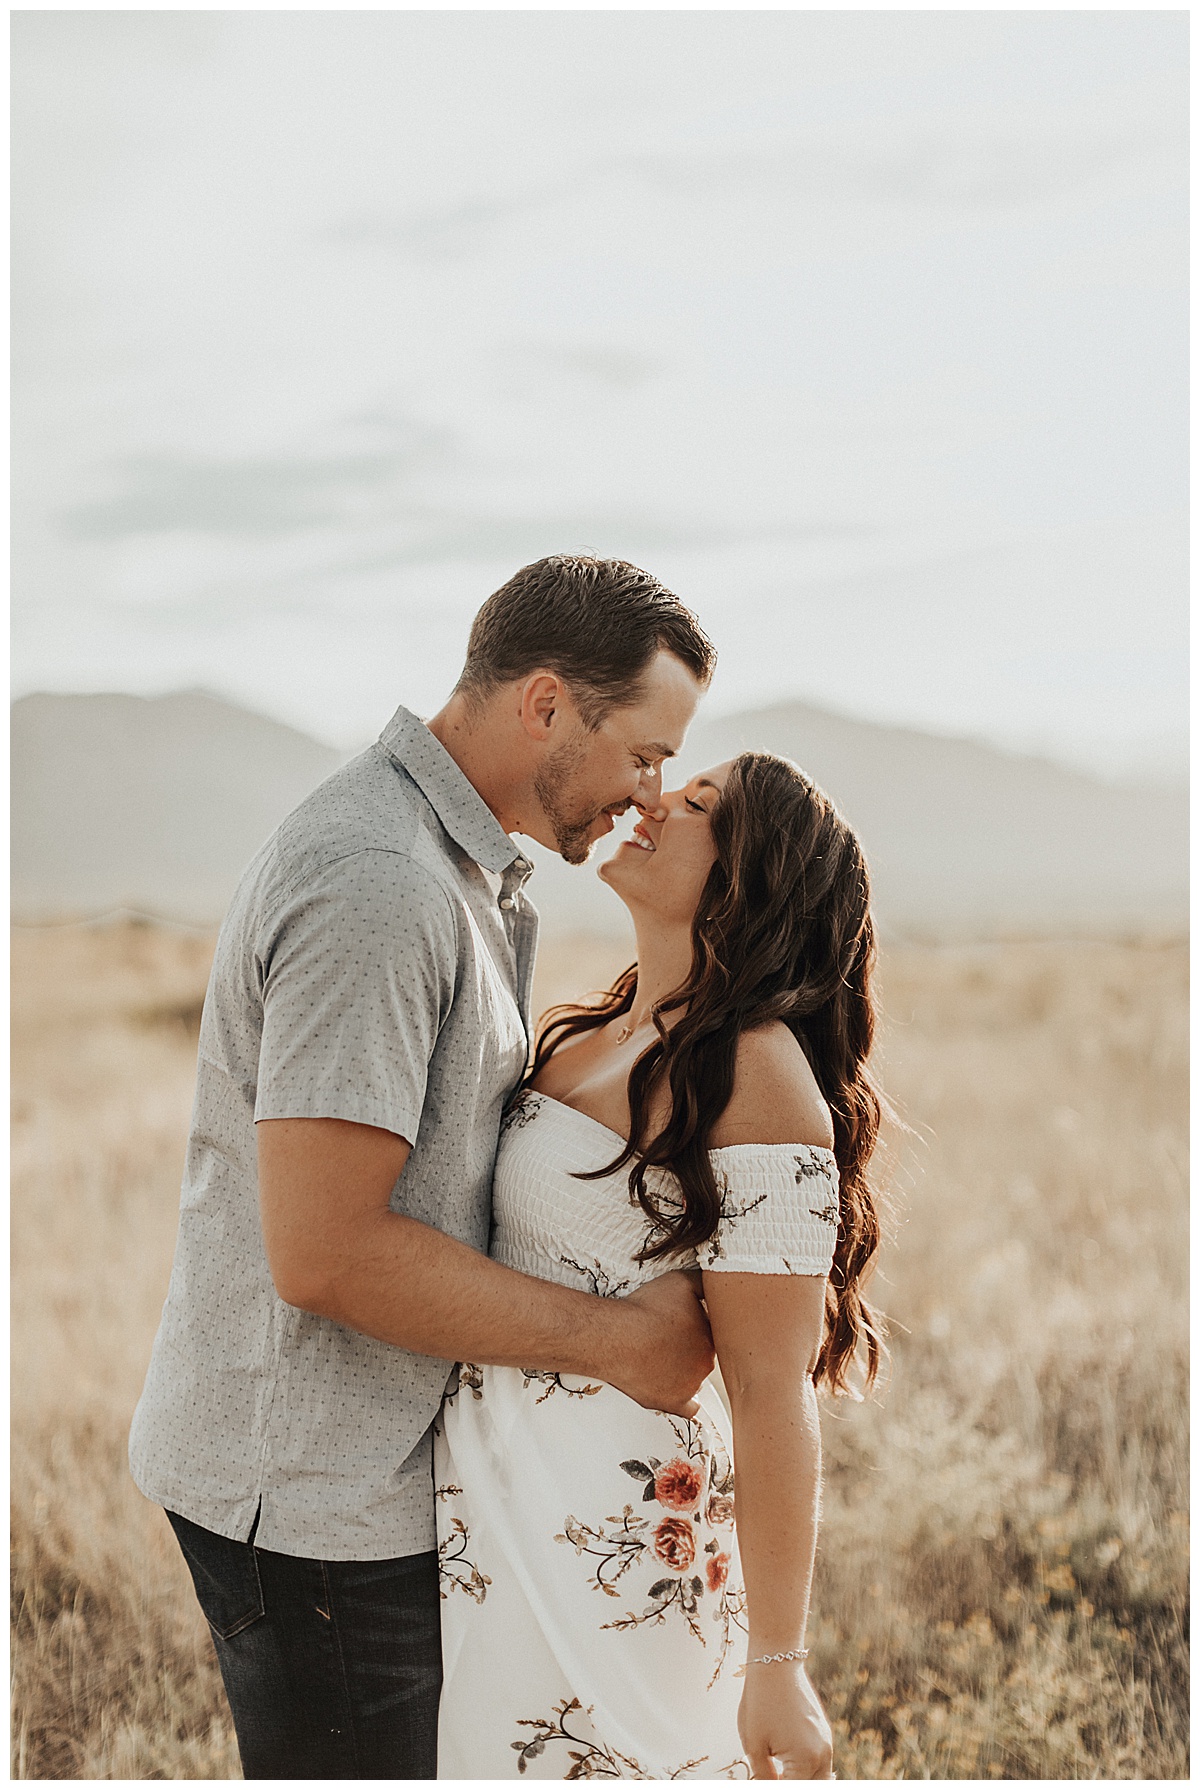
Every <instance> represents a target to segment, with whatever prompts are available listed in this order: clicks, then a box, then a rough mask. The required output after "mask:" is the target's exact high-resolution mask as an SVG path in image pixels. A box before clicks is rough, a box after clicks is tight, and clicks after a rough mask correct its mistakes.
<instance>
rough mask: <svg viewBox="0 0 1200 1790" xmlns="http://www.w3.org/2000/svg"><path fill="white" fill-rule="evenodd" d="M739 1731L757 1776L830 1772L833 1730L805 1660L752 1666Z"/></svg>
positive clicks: (822, 1775) (805, 1775) (811, 1775)
mask: <svg viewBox="0 0 1200 1790" xmlns="http://www.w3.org/2000/svg"><path fill="white" fill-rule="evenodd" d="M738 1732H739V1734H740V1735H741V1737H742V1745H743V1747H744V1748H745V1749H746V1757H747V1759H749V1761H750V1769H751V1771H752V1772H753V1773H754V1776H755V1777H756V1778H775V1777H780V1778H831V1777H832V1776H833V1734H832V1732H831V1730H830V1727H829V1721H828V1719H827V1717H826V1715H825V1711H824V1710H823V1709H822V1708H821V1700H820V1698H819V1697H818V1696H817V1693H816V1691H815V1690H814V1689H813V1687H812V1685H811V1684H810V1683H809V1680H808V1673H807V1672H806V1671H805V1670H804V1667H803V1666H802V1665H799V1664H797V1665H795V1666H792V1665H789V1664H787V1663H785V1662H783V1661H778V1662H774V1663H772V1664H771V1665H769V1666H747V1668H746V1688H745V1690H744V1691H743V1692H742V1702H741V1707H740V1709H739V1710H738Z"/></svg>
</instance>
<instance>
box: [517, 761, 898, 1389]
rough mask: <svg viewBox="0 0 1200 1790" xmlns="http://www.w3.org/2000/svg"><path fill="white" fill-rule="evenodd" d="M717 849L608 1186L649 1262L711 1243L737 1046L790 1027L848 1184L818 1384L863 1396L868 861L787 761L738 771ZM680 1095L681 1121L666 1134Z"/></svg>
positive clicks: (872, 1225)
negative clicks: (638, 1233) (624, 1187)
mask: <svg viewBox="0 0 1200 1790" xmlns="http://www.w3.org/2000/svg"><path fill="white" fill-rule="evenodd" d="M712 836H713V842H714V844H715V846H716V851H717V858H716V862H715V864H714V865H713V867H712V870H711V872H710V873H709V877H708V881H707V882H706V884H705V886H704V890H703V892H702V894H701V897H700V900H699V903H698V904H697V908H696V914H695V918H694V920H693V922H692V964H691V969H690V971H689V973H688V976H687V979H686V980H685V981H684V982H683V983H682V984H681V985H680V987H678V988H677V989H675V990H674V992H673V993H672V994H670V995H669V996H668V997H667V998H666V999H665V1000H663V1001H660V1002H659V1003H658V1005H657V1006H656V1008H655V1009H654V1013H653V1019H654V1026H655V1030H656V1032H657V1037H656V1039H655V1040H654V1042H653V1043H652V1044H650V1045H648V1046H647V1048H646V1049H645V1050H644V1051H643V1052H642V1054H641V1056H640V1057H639V1058H638V1060H637V1062H636V1063H635V1064H634V1066H633V1069H632V1071H631V1073H630V1076H629V1112H630V1135H629V1142H628V1143H627V1144H626V1145H625V1147H624V1149H623V1150H622V1151H621V1152H620V1154H619V1155H618V1156H617V1157H616V1159H615V1161H613V1162H611V1163H609V1164H608V1166H607V1167H606V1168H603V1169H599V1170H596V1171H595V1178H599V1177H600V1176H602V1175H610V1174H613V1173H614V1172H615V1171H616V1170H617V1169H620V1168H623V1167H624V1166H625V1165H626V1163H630V1164H632V1167H631V1170H630V1175H629V1187H630V1194H631V1196H632V1197H633V1198H634V1199H636V1200H637V1201H638V1202H639V1204H640V1205H641V1207H642V1209H643V1210H644V1212H645V1213H646V1216H647V1217H648V1218H649V1219H650V1221H651V1224H652V1226H653V1229H652V1232H651V1239H650V1242H649V1243H647V1245H646V1246H645V1248H644V1250H643V1252H642V1259H643V1260H646V1261H651V1260H654V1259H655V1258H661V1257H665V1256H670V1255H675V1254H679V1253H681V1252H683V1251H687V1250H692V1249H696V1248H698V1247H699V1245H701V1244H702V1243H705V1242H707V1241H708V1239H709V1238H711V1237H712V1236H713V1235H714V1234H715V1233H716V1230H717V1226H718V1223H719V1222H720V1217H721V1191H720V1188H719V1187H718V1184H717V1180H716V1177H715V1175H714V1173H713V1167H712V1163H711V1161H710V1159H709V1149H710V1147H711V1146H710V1142H709V1140H710V1138H711V1137H712V1134H713V1130H714V1128H715V1126H716V1123H717V1120H718V1119H719V1118H720V1116H721V1114H722V1113H723V1112H724V1110H725V1108H726V1106H727V1105H728V1104H729V1100H730V1096H731V1095H732V1093H733V1083H734V1069H735V1065H736V1061H737V1048H738V1038H739V1037H740V1035H741V1033H743V1032H746V1031H750V1030H752V1029H753V1028H754V1027H756V1026H761V1025H765V1024H767V1023H768V1022H769V1021H771V1020H782V1021H783V1023H784V1024H785V1025H786V1026H787V1027H788V1028H789V1030H790V1031H791V1032H792V1035H793V1036H794V1037H795V1039H796V1041H797V1043H798V1044H799V1045H800V1048H801V1049H802V1050H803V1052H804V1054H805V1056H806V1057H807V1059H808V1062H809V1064H810V1065H811V1067H812V1071H813V1074H814V1076H815V1077H816V1081H817V1085H818V1087H819V1088H820V1090H821V1094H822V1096H823V1097H824V1099H825V1101H826V1104H827V1105H828V1107H829V1111H830V1113H831V1115H832V1118H833V1133H834V1155H835V1157H836V1159H837V1165H838V1171H839V1181H840V1196H839V1197H840V1207H841V1210H840V1216H839V1222H838V1232H837V1243H836V1246H835V1249H834V1258H833V1266H832V1269H831V1270H830V1274H829V1279H828V1282H827V1284H826V1291H825V1333H824V1337H823V1340H822V1345H821V1351H820V1355H819V1356H818V1360H817V1365H816V1368H815V1370H814V1374H813V1378H814V1380H815V1381H816V1383H817V1384H818V1385H820V1384H822V1383H824V1384H825V1385H826V1386H827V1387H828V1388H829V1390H830V1391H832V1392H834V1393H839V1392H853V1391H854V1387H853V1386H852V1383H851V1376H852V1374H854V1368H855V1362H856V1359H857V1363H858V1369H859V1373H858V1374H855V1375H854V1377H855V1378H858V1377H859V1376H860V1375H861V1380H862V1382H863V1384H864V1385H865V1386H867V1387H869V1386H870V1385H871V1384H872V1382H873V1381H874V1379H875V1376H876V1374H877V1373H878V1371H879V1367H880V1364H881V1361H882V1358H883V1356H884V1354H885V1353H886V1345H885V1342H884V1332H883V1325H882V1321H881V1320H880V1319H879V1318H878V1317H877V1316H876V1315H875V1314H873V1313H872V1311H871V1309H870V1308H869V1307H868V1305H867V1303H866V1301H865V1299H864V1298H863V1294H862V1288H863V1284H864V1281H865V1280H866V1278H867V1276H868V1274H869V1272H870V1270H871V1268H872V1266H873V1264H874V1261H875V1257H876V1255H877V1253H878V1249H879V1241H880V1221H879V1210H878V1202H877V1199H876V1197H875V1195H874V1193H873V1192H872V1189H871V1186H870V1184H869V1182H868V1180H867V1164H868V1162H869V1160H870V1157H871V1153H872V1151H873V1149H874V1147H875V1141H876V1136H877V1134H878V1130H879V1121H880V1116H881V1111H882V1105H881V1100H880V1096H879V1094H878V1092H877V1091H876V1089H875V1087H874V1085H873V1083H872V1081H871V1079H870V1077H869V1076H868V1074H867V1070H866V1062H867V1058H868V1056H869V1055H870V1051H871V1042H872V1038H873V1035H874V1029H875V1006H874V1001H873V999H872V995H871V975H872V970H873V968H874V964H875V934H874V927H873V925H872V921H871V912H870V882H869V878H868V875H867V866H866V862H865V860H864V858H863V854H862V850H861V848H860V846H859V843H858V840H857V839H856V838H855V836H854V834H853V832H852V831H851V830H850V828H849V827H848V826H847V824H846V822H845V821H844V820H843V819H842V817H841V815H840V814H839V813H838V812H837V810H836V809H835V808H834V806H833V804H832V802H830V801H829V800H828V798H827V797H826V796H824V795H823V794H822V793H821V791H820V790H819V789H818V788H817V787H816V786H815V784H813V783H811V782H810V781H809V779H808V778H807V777H805V776H804V774H803V773H802V772H801V771H799V770H798V769H797V768H796V766H795V765H793V764H790V763H789V762H788V760H787V759H783V758H776V757H774V756H772V755H771V754H769V753H765V752H747V753H743V754H742V756H741V757H740V758H737V759H735V760H734V762H733V765H732V767H731V768H730V771H729V775H728V778H727V780H726V784H725V788H724V790H723V792H722V794H721V797H720V799H719V801H718V802H717V803H716V805H715V807H714V809H713V812H712ZM636 988H637V965H636V964H632V965H631V966H630V967H629V969H627V970H625V971H624V973H623V974H622V975H620V976H618V978H617V980H616V981H615V982H614V984H613V986H612V988H611V989H609V991H608V992H607V994H605V995H603V996H601V997H600V999H599V1001H598V1002H596V1003H594V1004H591V1005H588V1006H562V1007H554V1008H552V1009H551V1010H550V1012H549V1013H547V1014H546V1015H545V1017H544V1019H543V1022H542V1028H541V1031H540V1035H539V1037H538V1042H537V1049H536V1051H535V1053H534V1060H533V1064H532V1067H531V1069H530V1072H529V1078H528V1079H529V1080H530V1081H532V1080H534V1079H535V1078H536V1077H537V1075H538V1074H539V1072H540V1071H541V1069H542V1068H543V1067H544V1065H545V1064H546V1062H547V1061H548V1060H549V1058H550V1057H551V1056H552V1055H553V1053H554V1051H555V1050H556V1049H557V1048H558V1046H559V1045H560V1044H562V1043H563V1042H564V1041H565V1040H566V1039H568V1038H571V1037H574V1036H576V1035H577V1034H578V1033H580V1032H587V1031H590V1030H592V1029H593V1028H594V1027H597V1026H601V1025H605V1024H607V1023H608V1021H609V1020H611V1019H614V1018H616V1017H617V1016H618V1015H619V1014H622V1013H628V1012H629V1010H630V1008H631V1007H632V1005H633V999H634V994H635V991H636ZM672 1014H674V1015H677V1017H676V1018H675V1019H674V1021H673V1023H672V1024H671V1025H670V1026H669V1027H668V1025H667V1023H666V1021H667V1019H668V1017H669V1016H670V1015H672ZM664 1089H665V1090H666V1091H667V1092H668V1093H669V1096H670V1112H669V1113H668V1115H667V1118H666V1122H665V1123H664V1124H663V1125H662V1127H661V1129H660V1130H658V1131H654V1132H653V1135H651V1132H652V1129H653V1128H652V1124H651V1117H650V1115H651V1111H652V1109H657V1110H659V1111H661V1110H662V1104H663V1102H662V1099H661V1091H662V1090H664ZM654 1169H666V1170H669V1171H670V1173H671V1174H673V1175H674V1176H675V1177H676V1179H677V1181H678V1183H679V1186H680V1188H681V1190H682V1204H680V1203H679V1202H678V1199H677V1198H676V1200H674V1201H673V1202H672V1203H671V1204H670V1205H669V1206H667V1207H665V1208H664V1207H661V1206H660V1205H659V1204H658V1203H657V1202H656V1199H655V1195H654V1192H653V1190H652V1187H651V1185H650V1179H653V1177H650V1179H648V1172H649V1171H651V1170H654ZM587 1178H591V1177H587Z"/></svg>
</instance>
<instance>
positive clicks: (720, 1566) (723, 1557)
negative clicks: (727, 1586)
mask: <svg viewBox="0 0 1200 1790" xmlns="http://www.w3.org/2000/svg"><path fill="white" fill-rule="evenodd" d="M728 1577H729V1555H728V1554H714V1555H713V1557H712V1559H711V1560H710V1561H709V1563H708V1588H709V1590H710V1591H719V1590H720V1589H721V1586H722V1585H723V1584H724V1583H725V1581H726V1579H727V1578H728Z"/></svg>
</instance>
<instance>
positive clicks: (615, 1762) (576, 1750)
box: [510, 1697, 750, 1783]
mask: <svg viewBox="0 0 1200 1790" xmlns="http://www.w3.org/2000/svg"><path fill="white" fill-rule="evenodd" d="M594 1713H595V1710H594V1708H588V1709H584V1707H583V1704H582V1703H581V1702H580V1701H579V1698H578V1697H564V1698H563V1699H562V1700H561V1702H559V1703H556V1704H555V1706H554V1713H553V1714H552V1715H550V1716H544V1715H543V1716H532V1717H531V1716H522V1717H519V1718H518V1721H517V1726H518V1728H532V1729H533V1733H532V1735H530V1736H529V1738H528V1739H526V1740H514V1741H512V1742H511V1743H510V1744H511V1746H512V1749H513V1751H514V1752H515V1753H516V1754H517V1770H518V1771H519V1772H521V1773H524V1772H525V1771H526V1770H527V1769H528V1766H529V1762H530V1760H531V1759H536V1758H538V1757H539V1756H540V1755H541V1754H542V1753H544V1752H545V1750H546V1748H547V1746H549V1745H552V1744H553V1743H554V1742H555V1741H564V1742H573V1745H568V1747H567V1758H568V1759H570V1761H571V1769H570V1771H567V1772H564V1774H563V1779H564V1782H568V1783H569V1782H571V1781H572V1780H575V1781H578V1780H579V1779H580V1778H624V1777H631V1778H646V1777H649V1776H650V1773H649V1772H648V1771H647V1770H646V1769H645V1767H644V1766H643V1765H640V1764H639V1763H638V1761H637V1760H636V1759H634V1758H631V1757H630V1755H629V1754H628V1753H622V1752H620V1751H619V1750H618V1748H616V1747H615V1746H603V1745H602V1744H601V1742H600V1741H599V1740H596V1739H591V1738H589V1737H588V1736H587V1735H586V1734H575V1733H572V1731H571V1729H570V1728H568V1727H567V1721H568V1719H570V1720H572V1721H574V1722H576V1724H577V1725H578V1724H579V1723H580V1718H583V1719H586V1720H589V1721H590V1718H591V1716H592V1715H593V1714H594ZM707 1764H708V1754H707V1753H702V1754H701V1755H700V1757H699V1758H698V1759H687V1760H685V1761H684V1763H683V1764H682V1765H677V1766H676V1767H675V1769H674V1770H673V1771H672V1772H670V1773H669V1774H668V1775H669V1777H670V1779H671V1781H672V1782H674V1780H675V1779H677V1778H682V1777H684V1776H686V1775H687V1774H688V1773H689V1772H693V1771H699V1769H700V1767H701V1766H702V1765H707ZM704 1775H705V1776H706V1777H711V1778H743V1777H749V1775H750V1769H749V1767H748V1766H747V1764H746V1761H745V1760H744V1759H735V1760H733V1761H732V1763H731V1764H729V1765H726V1766H724V1767H722V1768H721V1769H720V1770H719V1771H711V1772H705V1774H704Z"/></svg>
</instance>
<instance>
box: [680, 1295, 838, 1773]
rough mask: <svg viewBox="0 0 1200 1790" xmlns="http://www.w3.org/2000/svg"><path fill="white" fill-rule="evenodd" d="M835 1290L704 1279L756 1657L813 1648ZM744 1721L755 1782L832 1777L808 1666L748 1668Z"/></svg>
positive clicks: (824, 1724) (828, 1742)
mask: <svg viewBox="0 0 1200 1790" xmlns="http://www.w3.org/2000/svg"><path fill="white" fill-rule="evenodd" d="M824 1292H825V1283H824V1281H823V1279H821V1278H820V1277H819V1276H817V1275H794V1276H793V1275H783V1274H737V1273H706V1274H705V1275H704V1297H705V1300H706V1302H707V1305H708V1313H709V1318H710V1320H711V1322H712V1331H713V1340H714V1342H715V1344H716V1349H717V1360H718V1362H719V1363H720V1367H721V1374H722V1377H723V1379H724V1381H725V1387H726V1390H727V1392H728V1394H729V1403H730V1408H731V1410H732V1414H733V1447H734V1475H735V1487H736V1489H735V1500H736V1511H737V1535H738V1547H739V1551H740V1553H741V1559H742V1570H743V1572H744V1574H745V1580H746V1603H747V1614H748V1617H749V1625H750V1646H749V1657H750V1658H751V1659H756V1658H758V1657H759V1656H760V1655H762V1654H770V1653H786V1652H791V1651H793V1650H794V1649H797V1648H800V1647H803V1646H804V1644H805V1642H804V1635H805V1626H806V1624H807V1620H808V1602H809V1594H810V1591H811V1587H812V1572H813V1557H814V1554H815V1551H816V1545H817V1511H818V1502H819V1495H820V1479H821V1431H820V1423H819V1418H818V1412H817V1398H816V1392H815V1390H814V1388H813V1383H812V1370H813V1367H814V1366H815V1364H816V1359H817V1352H818V1349H819V1348H820V1343H821V1335H822V1323H823V1312H824ZM738 1726H739V1728H740V1731H741V1737H742V1744H743V1746H744V1747H745V1749H746V1755H747V1757H748V1759H749V1760H750V1766H751V1769H752V1771H753V1772H754V1775H755V1777H758V1778H768V1777H776V1776H782V1777H785V1778H827V1777H829V1776H830V1775H831V1772H832V1763H833V1743H832V1736H831V1733H830V1728H829V1723H828V1721H827V1719H826V1717H825V1712H824V1710H823V1709H822V1708H821V1705H820V1702H819V1700H818V1698H817V1695H816V1692H815V1691H814V1690H813V1688H812V1685H811V1684H810V1683H809V1679H808V1674H807V1672H806V1671H805V1669H804V1665H803V1662H802V1661H799V1660H797V1661H795V1662H791V1661H780V1662H777V1663H773V1664H771V1665H752V1666H748V1667H747V1669H746V1686H745V1689H744V1691H743V1693H742V1704H741V1710H740V1712H739V1717H738Z"/></svg>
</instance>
